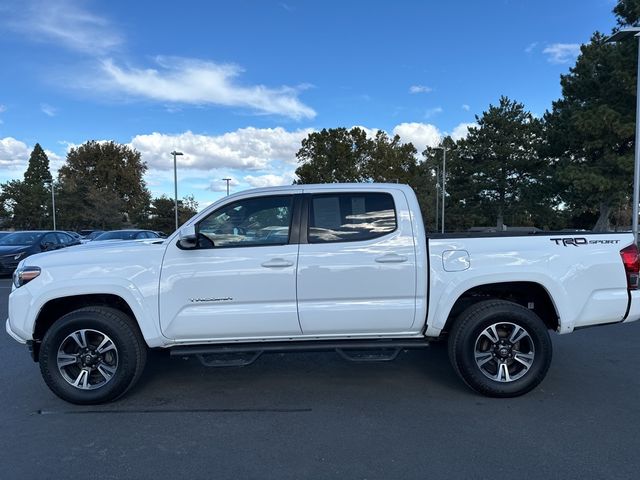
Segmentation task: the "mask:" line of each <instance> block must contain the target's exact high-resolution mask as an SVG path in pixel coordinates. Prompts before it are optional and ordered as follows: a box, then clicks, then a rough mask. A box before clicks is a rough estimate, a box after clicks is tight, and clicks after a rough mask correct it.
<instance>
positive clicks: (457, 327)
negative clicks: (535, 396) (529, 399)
mask: <svg viewBox="0 0 640 480" xmlns="http://www.w3.org/2000/svg"><path fill="white" fill-rule="evenodd" d="M492 326H494V328H495V330H492V329H491V327H492ZM515 326H517V327H519V328H520V329H524V330H525V332H526V334H527V336H526V337H522V339H521V340H519V341H518V342H517V343H512V342H510V341H509V339H510V338H511V336H512V335H513V338H517V336H518V335H520V334H521V331H520V330H518V329H517V328H516V327H515ZM510 329H511V330H510ZM485 332H489V333H488V334H487V333H485ZM492 332H497V333H498V337H497V338H498V340H497V341H496V342H494V341H493V340H490V337H495V335H494V333H492ZM503 342H504V344H502V343H503ZM448 347H449V359H450V361H451V364H452V365H453V368H454V370H455V371H456V373H457V374H458V375H459V376H460V378H462V380H464V382H465V383H466V384H467V385H468V386H469V387H471V388H472V389H473V390H475V391H476V392H478V393H481V394H483V395H486V396H490V397H517V396H519V395H523V394H525V393H527V392H529V391H530V390H532V389H533V388H535V387H536V386H538V385H539V384H540V382H542V380H543V379H544V377H545V375H546V374H547V371H548V370H549V366H550V364H551V357H552V351H553V349H552V344H551V338H550V337H549V332H548V330H547V327H546V325H545V324H544V322H543V321H542V320H541V319H540V317H538V316H537V315H536V314H535V313H534V312H532V311H531V310H529V309H527V308H524V307H523V306H521V305H518V304H517V303H513V302H508V301H504V300H487V301H483V302H479V303H476V304H475V305H472V306H471V307H469V308H468V309H466V310H465V311H464V312H462V314H460V316H459V317H458V318H457V319H456V321H455V323H454V324H453V327H452V329H451V332H450V334H449V341H448ZM524 350H527V351H526V352H525V351H524ZM515 357H518V359H517V361H516V359H515ZM528 357H531V358H530V359H529V358H528ZM476 358H478V360H476ZM524 359H526V361H523V360H524ZM529 361H530V362H531V363H530V364H529V366H528V367H526V366H525V364H527V363H528V362H529ZM479 364H482V365H479ZM494 372H495V373H494ZM512 373H513V378H512V377H511V374H512ZM494 374H495V376H494Z"/></svg>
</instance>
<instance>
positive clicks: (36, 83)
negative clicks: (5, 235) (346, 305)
mask: <svg viewBox="0 0 640 480" xmlns="http://www.w3.org/2000/svg"><path fill="white" fill-rule="evenodd" d="M614 5H615V2H614V1H612V0H561V1H558V0H485V1H478V0H459V1H456V2H453V1H433V0H432V1H418V0H416V1H405V0H394V1H377V0H368V1H348V2H347V1H344V0H342V1H335V0H322V1H318V0H315V1H302V0H285V1H279V0H273V1H272V0H253V1H248V0H236V1H225V2H222V1H205V0H203V1H191V0H189V1H182V2H161V1H160V2H159V1H157V0H156V1H143V0H137V1H135V2H133V1H120V0H110V1H108V2H106V1H97V0H80V1H72V0H60V1H58V0H46V1H35V0H18V1H13V0H2V1H0V52H2V54H1V56H0V58H1V59H2V64H3V66H2V68H1V69H0V182H4V181H7V180H9V179H19V178H22V176H23V174H24V171H25V169H26V166H27V162H28V158H29V153H30V151H31V149H32V148H33V146H34V145H35V143H40V145H41V146H42V147H43V148H44V149H45V151H46V152H47V154H48V156H49V159H50V161H51V169H52V171H53V173H54V175H55V172H56V170H57V168H59V167H60V165H62V164H63V162H64V159H65V155H66V153H67V152H68V150H69V149H70V148H73V147H74V146H77V145H80V144H82V143H84V142H86V141H88V140H114V141H116V142H119V143H123V144H127V145H130V146H131V147H133V148H135V149H137V150H138V151H139V152H140V153H141V155H142V159H143V160H144V161H145V162H146V163H147V166H148V171H147V174H146V175H145V181H146V183H147V186H148V188H149V190H150V191H151V193H152V195H154V196H159V195H161V194H167V195H168V196H170V197H172V196H173V157H172V156H171V154H170V152H171V151H173V150H175V149H177V150H179V151H182V152H183V153H184V155H183V156H182V157H178V165H177V167H178V196H179V197H182V196H185V195H193V196H194V197H195V199H196V200H198V201H199V203H200V206H201V207H203V206H206V205H208V204H209V203H211V202H212V201H214V200H216V199H218V198H220V197H221V196H222V195H224V194H225V193H226V191H225V190H226V187H225V182H224V181H223V180H222V179H223V178H231V179H232V181H231V190H232V191H238V190H243V189H247V188H252V187H263V186H271V185H281V184H290V183H291V182H292V181H293V179H294V178H295V177H294V171H295V168H296V162H297V160H296V157H295V154H296V152H297V150H298V149H299V148H300V142H301V140H302V139H303V138H305V137H306V136H307V135H308V134H309V133H310V132H312V131H314V130H320V129H322V128H335V127H348V128H350V127H353V126H360V127H363V128H366V129H368V130H367V131H368V132H370V133H371V134H375V132H376V130H377V129H382V130H384V131H386V132H388V133H389V134H390V135H393V134H398V135H400V137H401V139H402V140H403V141H405V142H413V143H414V145H415V146H416V147H417V148H418V150H419V151H422V150H423V149H424V147H425V146H427V145H435V144H437V143H438V140H439V139H440V138H441V137H442V136H443V135H447V134H450V135H453V136H454V137H455V138H459V137H461V136H464V135H465V134H466V131H467V127H468V126H469V125H472V124H473V123H474V121H475V117H476V115H481V114H482V112H483V111H484V110H486V109H487V108H488V106H489V104H496V103H497V102H498V100H499V98H500V96H501V95H506V96H509V97H510V98H512V99H515V100H518V101H520V102H522V103H524V104H525V106H526V108H527V109H529V110H530V111H531V112H532V113H533V114H534V115H537V116H541V115H543V114H544V112H545V111H546V110H547V109H550V108H551V102H552V101H554V100H555V99H557V98H558V97H559V96H560V93H561V91H560V75H561V74H563V73H567V72H568V70H569V68H570V67H571V66H572V65H573V63H574V61H575V58H576V56H577V54H578V53H579V47H580V44H582V43H587V42H588V41H589V38H590V37H591V35H592V33H593V32H594V31H596V30H598V31H601V32H606V33H608V32H610V30H611V28H612V27H613V26H614V24H615V21H614V17H613V14H612V13H611V9H612V8H613V7H614Z"/></svg>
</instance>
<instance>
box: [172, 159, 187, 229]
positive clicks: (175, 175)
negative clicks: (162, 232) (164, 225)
mask: <svg viewBox="0 0 640 480" xmlns="http://www.w3.org/2000/svg"><path fill="white" fill-rule="evenodd" d="M171 155H173V188H174V196H173V198H174V201H175V211H176V230H178V167H177V164H176V157H177V156H178V155H184V153H182V152H178V151H176V150H174V151H173V152H171Z"/></svg>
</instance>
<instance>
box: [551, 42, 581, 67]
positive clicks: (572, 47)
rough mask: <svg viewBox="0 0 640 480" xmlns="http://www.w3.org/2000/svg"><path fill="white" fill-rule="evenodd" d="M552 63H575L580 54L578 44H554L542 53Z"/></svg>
mask: <svg viewBox="0 0 640 480" xmlns="http://www.w3.org/2000/svg"><path fill="white" fill-rule="evenodd" d="M542 53H544V54H545V55H547V60H548V61H549V62H550V63H555V64H561V63H569V62H571V61H573V60H574V59H575V58H576V57H577V56H578V55H579V54H580V44H578V43H554V44H553V45H549V46H548V47H545V49H544V50H543V51H542Z"/></svg>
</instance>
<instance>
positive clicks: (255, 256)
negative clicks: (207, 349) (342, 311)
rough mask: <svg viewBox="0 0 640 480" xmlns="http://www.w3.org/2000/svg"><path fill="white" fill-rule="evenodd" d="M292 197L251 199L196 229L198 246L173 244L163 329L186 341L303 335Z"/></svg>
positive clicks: (163, 284) (166, 265)
mask: <svg viewBox="0 0 640 480" xmlns="http://www.w3.org/2000/svg"><path fill="white" fill-rule="evenodd" d="M294 200H295V197H294V195H291V194H287V195H277V194H272V195H269V196H261V197H256V196H253V197H247V198H244V199H240V200H236V201H233V202H231V203H228V204H226V205H223V206H222V207H220V208H218V209H216V210H214V211H213V212H212V213H211V214H209V215H208V216H207V217H205V218H204V219H202V220H201V221H200V222H198V224H197V225H196V232H197V235H198V247H197V248H196V249H190V250H183V249H180V248H179V247H178V246H177V245H176V244H175V243H174V244H173V245H169V247H168V248H167V252H166V254H165V258H164V262H163V266H162V273H161V279H160V324H161V328H162V332H163V334H164V335H165V336H166V337H169V338H172V339H175V340H180V341H202V340H216V339H225V340H228V339H234V338H238V339H251V338H263V337H279V336H287V335H300V333H301V330H300V324H299V322H298V313H297V308H296V269H297V263H298V245H297V243H293V242H290V234H291V230H292V229H291V225H292V221H293V216H294V215H293V210H294V203H296V202H295V201H294Z"/></svg>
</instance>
